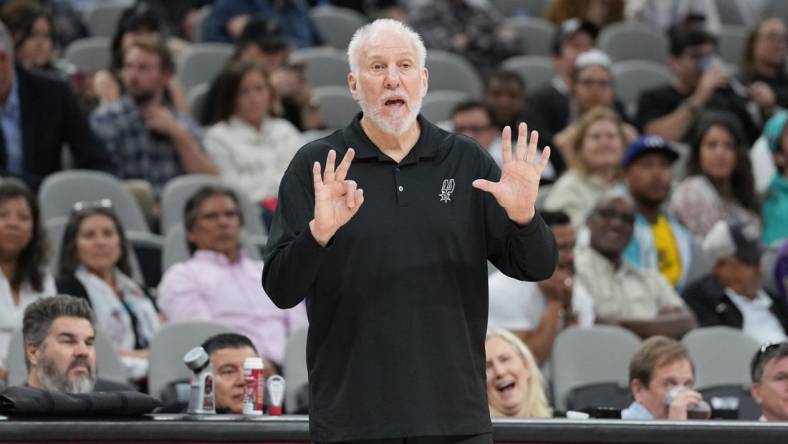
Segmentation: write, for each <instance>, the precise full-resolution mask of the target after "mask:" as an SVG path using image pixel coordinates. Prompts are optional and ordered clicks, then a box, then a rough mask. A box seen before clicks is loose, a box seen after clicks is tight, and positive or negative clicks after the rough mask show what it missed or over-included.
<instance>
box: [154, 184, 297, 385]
mask: <svg viewBox="0 0 788 444" xmlns="http://www.w3.org/2000/svg"><path fill="white" fill-rule="evenodd" d="M184 221H185V225H186V232H187V239H188V242H189V249H190V251H192V254H193V256H192V258H191V259H189V260H187V261H185V262H181V263H178V264H175V265H173V266H172V267H170V269H168V270H167V271H166V273H165V274H164V277H163V278H162V280H161V284H159V296H158V299H157V300H158V303H159V307H160V308H161V310H162V312H163V313H164V315H165V316H166V318H167V320H168V321H170V322H177V321H181V320H183V321H186V320H196V319H207V320H213V321H218V322H222V323H224V324H227V325H228V326H231V327H232V328H233V329H235V330H237V331H238V332H240V333H243V334H245V335H246V336H248V337H249V338H250V339H252V342H253V343H254V345H255V348H256V349H257V350H258V351H260V354H261V355H262V357H263V359H264V362H265V366H266V367H268V368H277V369H278V368H279V367H278V366H279V365H281V363H282V358H283V357H284V350H285V343H286V341H287V337H288V336H289V335H290V333H292V332H294V331H296V330H298V329H299V328H300V327H303V326H305V325H306V310H305V308H304V304H303V303H302V304H299V305H298V306H296V307H295V308H292V309H290V310H281V309H279V308H277V307H276V306H275V305H274V303H273V302H271V300H270V299H269V298H268V297H266V295H265V294H264V293H263V291H262V290H261V288H260V276H261V275H262V271H263V263H262V262H261V261H256V260H252V259H250V258H249V257H247V256H246V254H245V253H244V252H243V250H242V248H241V226H242V222H243V221H242V219H241V210H240V209H239V204H238V198H237V197H236V196H235V194H234V193H233V192H232V191H230V190H227V189H224V188H218V187H212V186H208V187H203V188H201V189H200V190H199V191H197V193H196V194H194V195H193V196H192V197H191V198H190V199H189V200H188V201H187V202H186V206H185V208H184ZM275 365H276V366H277V367H275Z"/></svg>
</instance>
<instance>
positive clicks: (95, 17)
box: [85, 1, 134, 37]
mask: <svg viewBox="0 0 788 444" xmlns="http://www.w3.org/2000/svg"><path fill="white" fill-rule="evenodd" d="M133 4H134V2H133V1H115V2H97V3H96V5H95V6H94V7H93V8H91V9H90V10H89V11H88V12H87V18H86V20H85V21H86V24H87V27H88V31H90V35H92V36H97V37H112V36H113V34H115V29H117V27H118V24H119V22H120V17H121V16H122V15H123V11H124V10H125V9H126V8H128V7H129V6H132V5H133Z"/></svg>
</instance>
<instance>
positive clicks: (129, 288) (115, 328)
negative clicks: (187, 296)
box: [56, 200, 159, 380]
mask: <svg viewBox="0 0 788 444" xmlns="http://www.w3.org/2000/svg"><path fill="white" fill-rule="evenodd" d="M111 205H112V202H110V201H109V200H103V201H98V202H78V203H77V204H76V205H75V206H74V211H72V212H71V216H70V217H69V219H68V222H67V223H66V227H65V228H64V231H63V244H62V247H61V248H60V261H59V270H58V278H57V281H56V284H57V291H58V293H61V294H69V295H71V296H76V297H79V298H83V299H86V300H87V301H88V304H90V306H91V308H92V309H93V311H94V313H95V316H96V324H97V325H98V327H99V328H100V329H101V331H103V332H104V333H105V334H106V335H107V336H108V337H109V339H110V341H111V342H112V344H113V345H114V346H115V350H116V351H117V353H118V355H119V356H120V357H121V360H122V361H123V363H124V364H125V365H126V368H127V370H128V373H129V377H130V379H132V380H138V379H141V378H143V377H145V375H146V374H147V373H148V346H149V345H150V342H151V340H152V339H153V336H154V335H155V334H156V331H157V330H158V329H159V315H158V312H157V311H156V307H155V305H154V303H153V299H152V298H151V296H150V295H149V294H148V293H147V292H146V291H145V289H144V288H143V287H142V286H140V285H139V284H138V283H137V282H135V281H134V279H132V278H131V264H130V262H129V251H130V250H131V246H130V245H129V243H128V241H127V240H126V235H125V232H124V230H123V224H121V222H120V219H118V216H117V215H116V214H115V211H113V209H112V207H111Z"/></svg>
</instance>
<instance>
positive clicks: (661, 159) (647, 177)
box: [623, 136, 693, 288]
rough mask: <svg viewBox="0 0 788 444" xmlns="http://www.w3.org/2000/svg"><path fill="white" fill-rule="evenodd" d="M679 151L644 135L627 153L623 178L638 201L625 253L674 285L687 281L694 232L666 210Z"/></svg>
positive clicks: (680, 284) (680, 286)
mask: <svg viewBox="0 0 788 444" xmlns="http://www.w3.org/2000/svg"><path fill="white" fill-rule="evenodd" d="M678 157H679V154H678V152H676V151H675V150H674V149H673V147H672V146H671V144H670V142H668V141H667V140H665V139H663V138H662V137H659V136H642V137H640V138H638V139H637V140H635V141H634V142H632V143H631V144H630V145H629V147H628V148H627V152H626V154H625V155H624V162H623V165H624V178H625V182H626V185H627V189H628V190H629V194H630V195H631V196H632V198H633V199H634V201H635V207H636V210H637V213H636V215H635V231H634V234H633V236H632V240H631V241H630V242H629V245H628V246H627V249H626V251H625V252H624V256H625V257H626V259H627V260H628V261H629V262H630V263H631V264H632V265H634V266H636V267H638V268H652V269H655V270H659V272H660V273H662V276H664V277H665V279H667V280H668V282H670V283H671V284H672V285H673V286H674V287H676V288H682V287H683V286H684V285H685V284H686V278H687V273H688V272H689V270H690V265H691V263H692V259H693V258H692V234H691V233H690V232H689V231H688V230H687V228H686V227H684V226H683V225H682V224H681V223H680V222H679V221H678V220H677V219H676V217H675V216H674V215H673V214H672V213H670V212H669V211H667V209H666V208H665V207H666V205H665V204H666V201H667V199H668V195H669V193H670V187H671V183H672V181H673V173H672V169H671V166H672V164H673V162H675V161H676V159H678Z"/></svg>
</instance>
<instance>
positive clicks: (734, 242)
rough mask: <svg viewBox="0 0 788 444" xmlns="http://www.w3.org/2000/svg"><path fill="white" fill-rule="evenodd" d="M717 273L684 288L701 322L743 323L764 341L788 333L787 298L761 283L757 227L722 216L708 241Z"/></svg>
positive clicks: (706, 248)
mask: <svg viewBox="0 0 788 444" xmlns="http://www.w3.org/2000/svg"><path fill="white" fill-rule="evenodd" d="M703 251H704V253H705V254H706V256H707V257H708V258H709V259H710V260H712V261H713V264H714V269H713V271H712V273H710V274H709V275H707V276H704V277H703V278H701V279H700V280H698V281H696V282H694V283H692V284H690V285H689V286H688V287H687V288H686V289H685V290H684V292H683V293H682V295H681V296H682V297H683V298H684V301H685V302H686V303H687V305H689V306H690V308H692V311H693V312H694V313H695V317H696V318H697V319H698V323H699V324H700V326H701V327H707V326H715V325H724V326H727V327H733V328H738V329H741V330H742V331H744V333H746V334H748V335H750V336H752V337H753V338H754V339H755V340H756V341H758V342H759V343H765V342H769V341H775V340H785V339H786V338H788V337H787V336H786V334H787V333H788V306H786V303H785V300H784V299H782V298H779V297H777V296H775V295H772V294H770V293H768V292H767V291H766V290H764V289H763V288H762V287H761V275H760V261H761V254H762V249H761V246H760V241H759V239H758V232H757V229H753V227H751V226H750V227H747V226H741V225H729V224H728V223H726V222H724V221H719V222H717V223H716V224H715V225H714V227H713V228H712V229H711V231H709V234H708V235H706V239H704V241H703Z"/></svg>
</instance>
